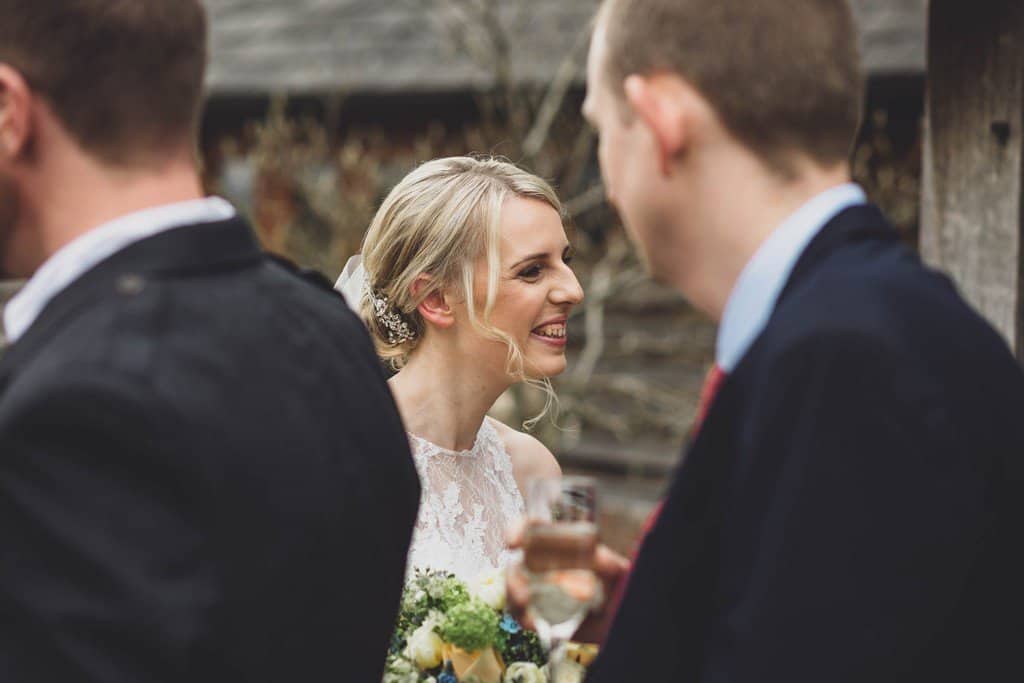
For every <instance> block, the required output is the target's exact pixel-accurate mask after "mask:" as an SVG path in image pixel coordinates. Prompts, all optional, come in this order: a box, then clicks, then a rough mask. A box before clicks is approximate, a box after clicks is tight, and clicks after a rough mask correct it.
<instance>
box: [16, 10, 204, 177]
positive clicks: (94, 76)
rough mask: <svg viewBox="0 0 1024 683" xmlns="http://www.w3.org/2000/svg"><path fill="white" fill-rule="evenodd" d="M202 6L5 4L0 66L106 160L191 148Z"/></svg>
mask: <svg viewBox="0 0 1024 683" xmlns="http://www.w3.org/2000/svg"><path fill="white" fill-rule="evenodd" d="M206 30H207V28H206V13H205V11H204V10H203V7H202V5H201V3H200V0H0V62H2V63H6V64H8V65H9V66H11V67H13V68H14V69H16V70H17V71H18V72H20V73H21V74H22V76H23V77H24V78H25V79H26V81H27V82H28V84H29V86H30V88H31V89H32V90H33V91H34V92H36V93H37V94H39V95H41V96H42V97H43V98H44V99H45V100H46V101H47V102H48V104H49V105H50V107H51V109H52V110H53V111H54V113H55V114H56V116H57V117H58V118H59V119H60V120H61V122H62V123H63V125H64V127H65V128H66V129H67V130H68V131H69V132H70V134H71V135H72V136H73V137H74V138H75V139H76V140H77V142H78V143H79V144H80V145H81V146H82V147H83V149H85V150H87V151H88V152H90V153H91V154H93V155H94V156H96V157H98V158H100V159H102V160H104V161H106V162H110V163H118V164H125V163H136V162H139V161H151V160H152V158H154V157H156V156H157V155H159V154H160V153H161V152H166V151H169V150H170V149H172V148H174V147H175V146H178V145H183V144H192V143H193V141H194V138H195V133H196V130H197V127H198V119H199V112H200V107H201V102H202V90H203V75H204V72H205V70H206V57H207V55H206V53H207V48H206Z"/></svg>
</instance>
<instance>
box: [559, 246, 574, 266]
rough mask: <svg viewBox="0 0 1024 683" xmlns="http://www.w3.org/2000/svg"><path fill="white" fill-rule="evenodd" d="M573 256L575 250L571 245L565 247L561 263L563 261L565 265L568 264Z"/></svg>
mask: <svg viewBox="0 0 1024 683" xmlns="http://www.w3.org/2000/svg"><path fill="white" fill-rule="evenodd" d="M574 258H576V250H575V249H573V248H572V247H568V248H566V250H565V251H564V252H563V253H562V263H564V264H565V265H569V264H570V263H572V260H573V259H574Z"/></svg>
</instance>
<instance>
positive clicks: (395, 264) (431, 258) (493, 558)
mask: <svg viewBox="0 0 1024 683" xmlns="http://www.w3.org/2000/svg"><path fill="white" fill-rule="evenodd" d="M571 254H572V250H571V247H570V246H569V242H568V240H567V239H566V235H565V230H564V228H563V224H562V213H561V204H560V202H559V200H558V198H557V197H556V196H555V193H554V191H553V190H552V189H551V187H550V186H549V185H548V184H547V183H546V182H545V181H543V180H542V179H540V178H538V177H536V176H534V175H532V174H530V173H527V172H525V171H523V170H521V169H519V168H517V167H516V166H514V165H512V164H510V163H508V162H505V161H501V160H498V159H491V158H470V157H453V158H447V159H437V160H434V161H430V162H428V163H426V164H423V165H422V166H420V167H419V168H417V169H416V170H415V171H413V172H412V173H410V174H409V175H408V176H406V177H405V178H404V179H403V180H402V181H401V182H400V183H399V184H398V185H397V186H396V187H395V188H394V189H393V190H392V191H391V193H390V194H389V195H388V197H387V198H386V199H385V200H384V203H383V204H382V205H381V207H380V209H379V210H378V212H377V215H376V216H375V218H374V220H373V223H372V224H371V226H370V229H369V231H368V232H367V234H366V238H365V240H364V242H363V249H362V257H361V263H360V258H359V257H355V258H354V259H353V260H352V261H350V262H349V264H347V265H346V268H345V273H343V274H342V277H341V279H340V280H339V283H338V286H339V289H341V290H342V291H343V292H344V293H345V295H346V298H347V299H348V300H349V302H350V304H352V305H353V307H354V308H356V309H357V310H358V311H359V312H360V314H361V315H362V317H363V319H364V320H365V322H366V324H367V326H368V327H369V328H370V332H371V336H372V337H373V339H374V342H375V344H376V346H377V351H378V353H379V355H380V356H381V357H382V358H384V359H386V360H388V361H390V363H391V364H392V365H393V366H394V367H395V369H397V370H398V372H397V374H395V376H394V377H392V379H391V380H390V385H391V389H392V391H393V393H394V396H395V400H396V402H397V404H398V407H399V411H400V412H401V414H402V417H403V419H404V421H405V426H406V429H407V430H408V432H409V436H410V442H411V444H412V450H413V455H414V457H415V460H416V466H417V469H418V471H419V474H420V479H421V482H422V485H423V495H422V500H421V504H420V511H419V518H418V520H417V524H416V530H415V532H414V536H413V542H412V547H411V549H410V553H409V567H410V568H412V567H424V568H426V567H429V568H432V569H443V570H447V571H450V572H453V573H454V574H455V575H457V576H459V577H460V578H463V579H466V580H472V579H473V578H474V577H476V576H478V575H479V574H480V573H481V572H483V571H485V570H488V569H496V568H502V567H504V566H505V564H506V563H507V562H508V560H509V559H510V558H509V556H508V551H507V550H506V549H505V544H504V532H505V529H506V527H507V525H508V524H510V523H512V522H514V521H515V520H517V519H519V518H520V517H521V515H522V513H523V497H522V494H521V490H522V487H523V485H524V483H525V482H526V480H527V479H529V478H531V477H535V476H550V475H557V474H558V473H559V471H560V470H559V467H558V464H557V462H556V461H555V459H554V457H553V456H552V455H551V453H550V452H549V451H548V449H547V448H545V447H544V446H543V445H542V444H541V443H540V442H539V441H537V440H536V439H534V438H533V437H531V436H529V435H527V434H524V433H521V432H519V431H516V430H514V429H512V428H510V427H508V426H506V425H504V424H501V423H500V422H498V421H496V420H494V419H493V418H491V417H488V416H487V413H488V411H489V410H490V409H491V407H492V406H493V405H494V402H495V401H496V400H497V399H498V397H499V396H501V394H502V393H503V392H504V391H505V390H506V389H508V388H509V387H510V386H511V385H512V384H514V383H516V382H523V381H527V382H535V383H543V384H545V385H546V383H547V378H549V377H551V376H553V375H557V374H559V373H560V372H562V371H563V370H564V369H565V364H566V359H565V345H566V330H567V322H568V319H569V312H570V310H571V309H572V307H573V306H575V305H576V304H578V303H579V302H580V301H581V300H582V299H583V291H582V289H581V288H580V284H579V282H578V281H577V279H576V276H575V275H574V274H573V271H572V269H571V268H570V267H569V261H570V258H571ZM546 389H547V390H548V391H550V387H549V386H547V385H546Z"/></svg>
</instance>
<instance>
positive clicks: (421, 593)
mask: <svg viewBox="0 0 1024 683" xmlns="http://www.w3.org/2000/svg"><path fill="white" fill-rule="evenodd" d="M469 599H470V598H469V590H468V589H467V588H466V585H465V584H464V583H462V582H461V581H459V580H458V579H457V578H455V577H454V576H453V575H451V574H447V573H444V572H427V571H423V570H421V569H417V570H416V572H415V574H413V577H412V579H410V581H409V583H408V584H407V585H406V587H405V592H404V593H403V594H402V607H401V610H400V611H399V613H398V623H397V624H396V625H395V636H396V638H397V642H396V640H395V639H393V640H392V650H393V651H394V650H395V649H396V646H397V649H399V650H400V649H401V648H402V647H404V646H405V642H404V638H402V634H407V633H411V632H412V631H414V630H415V629H416V628H418V627H419V626H420V625H421V624H422V623H423V622H424V621H426V619H427V616H428V615H429V614H430V613H431V612H435V611H436V612H440V613H441V614H447V613H448V611H449V610H451V609H452V608H453V607H456V606H458V605H461V604H463V603H466V602H469Z"/></svg>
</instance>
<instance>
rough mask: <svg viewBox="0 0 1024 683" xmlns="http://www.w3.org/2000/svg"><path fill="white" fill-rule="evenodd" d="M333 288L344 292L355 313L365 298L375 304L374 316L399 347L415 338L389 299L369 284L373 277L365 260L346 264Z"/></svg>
mask: <svg viewBox="0 0 1024 683" xmlns="http://www.w3.org/2000/svg"><path fill="white" fill-rule="evenodd" d="M334 288H335V289H337V290H338V291H339V292H341V293H342V294H343V295H344V297H345V301H347V302H348V305H349V306H350V307H351V308H352V310H354V311H355V312H356V313H359V309H360V308H361V306H362V302H363V297H366V298H368V299H369V300H370V302H371V303H372V304H373V315H374V317H375V318H377V320H378V321H379V322H380V324H381V325H383V326H384V329H385V330H387V332H388V343H389V344H391V345H392V346H397V345H399V344H402V343H404V342H407V341H410V340H412V339H415V338H416V333H415V332H414V331H413V330H412V328H411V327H409V323H408V322H406V319H405V318H404V317H403V316H402V314H401V313H400V312H399V311H397V310H396V309H395V307H394V306H392V305H391V304H390V302H389V301H388V298H387V297H386V296H384V295H382V294H380V293H379V292H376V291H374V289H373V285H371V284H370V274H369V273H367V272H366V268H365V267H363V257H362V256H360V255H359V254H357V255H355V256H353V257H352V258H350V259H349V260H348V262H347V263H346V264H345V269H344V270H343V271H342V272H341V276H340V277H339V278H338V282H337V283H336V284H335V285H334Z"/></svg>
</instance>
